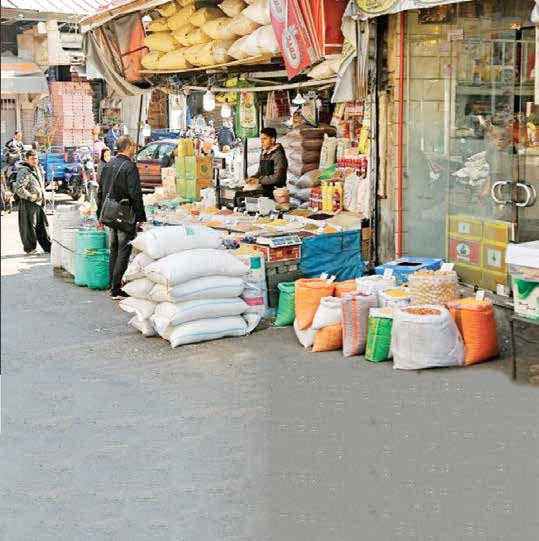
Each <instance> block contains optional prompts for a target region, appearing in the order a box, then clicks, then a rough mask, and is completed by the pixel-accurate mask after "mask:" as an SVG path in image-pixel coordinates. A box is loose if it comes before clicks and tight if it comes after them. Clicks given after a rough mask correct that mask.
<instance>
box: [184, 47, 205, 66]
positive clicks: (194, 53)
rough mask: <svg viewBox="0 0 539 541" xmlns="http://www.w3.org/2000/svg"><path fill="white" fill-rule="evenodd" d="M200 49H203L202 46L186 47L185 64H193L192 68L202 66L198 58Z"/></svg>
mask: <svg viewBox="0 0 539 541" xmlns="http://www.w3.org/2000/svg"><path fill="white" fill-rule="evenodd" d="M202 47H204V45H192V46H191V47H187V49H185V51H184V54H185V58H186V59H187V62H189V63H190V64H193V66H201V65H202V64H201V63H200V60H199V57H200V49H201V48H202Z"/></svg>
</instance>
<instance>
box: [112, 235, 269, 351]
mask: <svg viewBox="0 0 539 541" xmlns="http://www.w3.org/2000/svg"><path fill="white" fill-rule="evenodd" d="M132 244H133V246H134V247H135V248H136V249H138V250H140V251H141V254H138V255H137V256H136V257H135V258H134V259H133V261H132V263H131V264H130V266H129V268H128V270H127V272H126V276H124V279H125V280H127V284H126V285H125V286H124V291H125V292H126V293H128V294H129V295H131V297H130V298H128V299H124V300H122V301H121V302H120V307H121V308H122V309H123V310H125V311H126V312H129V313H133V314H134V316H135V317H134V318H133V319H132V320H131V322H130V323H131V325H132V326H134V327H135V328H137V329H139V330H140V331H141V332H142V333H143V334H145V335H146V336H151V335H153V334H158V335H160V336H162V337H163V338H165V339H167V340H168V341H169V342H170V343H171V345H172V347H176V346H179V345H182V344H190V343H195V342H202V341H206V340H214V339H217V338H222V337H224V336H243V335H245V334H247V333H248V332H250V331H251V330H252V329H253V328H254V327H255V326H256V324H258V321H259V319H260V318H259V316H257V315H250V314H247V315H245V317H243V314H245V313H246V312H248V309H249V306H248V305H247V303H246V302H245V301H244V300H243V299H242V298H241V295H242V293H243V291H244V287H245V282H244V279H245V277H246V276H247V275H248V273H249V268H248V267H247V266H246V265H244V264H243V263H242V262H241V261H240V260H239V259H238V258H236V257H235V256H233V255H232V254H231V253H230V252H227V251H225V250H223V249H220V248H221V244H222V236H221V234H220V233H218V232H216V231H214V230H213V229H210V228H208V227H205V226H202V225H186V226H174V227H158V228H154V229H151V230H149V231H146V232H144V233H142V234H141V235H139V236H138V237H137V238H136V239H135V240H134V241H133V243H132Z"/></svg>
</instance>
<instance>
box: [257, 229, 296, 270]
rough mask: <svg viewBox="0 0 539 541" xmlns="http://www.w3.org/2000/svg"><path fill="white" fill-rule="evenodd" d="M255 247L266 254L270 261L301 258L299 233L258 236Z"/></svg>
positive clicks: (267, 259)
mask: <svg viewBox="0 0 539 541" xmlns="http://www.w3.org/2000/svg"><path fill="white" fill-rule="evenodd" d="M253 247H254V249H255V250H257V251H258V252H262V253H263V254H264V255H265V257H266V261H267V262H268V263H273V262H275V261H297V260H299V259H301V239H300V238H299V236H298V235H281V236H277V237H257V239H256V244H255V245H254V246H253Z"/></svg>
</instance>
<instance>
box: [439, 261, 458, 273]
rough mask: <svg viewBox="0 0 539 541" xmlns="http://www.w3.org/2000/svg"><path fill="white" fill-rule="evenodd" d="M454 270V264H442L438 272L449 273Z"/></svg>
mask: <svg viewBox="0 0 539 541" xmlns="http://www.w3.org/2000/svg"><path fill="white" fill-rule="evenodd" d="M454 268H455V263H442V268H441V269H440V270H442V271H444V272H451V271H452V270H453V269H454Z"/></svg>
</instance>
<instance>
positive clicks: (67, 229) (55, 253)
mask: <svg viewBox="0 0 539 541" xmlns="http://www.w3.org/2000/svg"><path fill="white" fill-rule="evenodd" d="M80 224H81V218H80V212H79V207H78V205H62V206H59V207H58V208H57V209H56V214H55V217H54V222H53V224H52V235H51V241H52V244H51V264H52V266H53V267H54V268H62V269H64V270H66V271H67V272H69V273H71V274H75V255H76V240H77V231H78V228H79V227H80Z"/></svg>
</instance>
